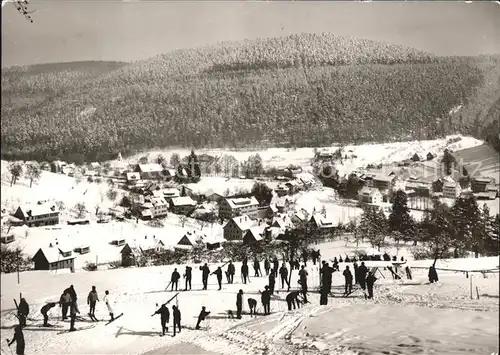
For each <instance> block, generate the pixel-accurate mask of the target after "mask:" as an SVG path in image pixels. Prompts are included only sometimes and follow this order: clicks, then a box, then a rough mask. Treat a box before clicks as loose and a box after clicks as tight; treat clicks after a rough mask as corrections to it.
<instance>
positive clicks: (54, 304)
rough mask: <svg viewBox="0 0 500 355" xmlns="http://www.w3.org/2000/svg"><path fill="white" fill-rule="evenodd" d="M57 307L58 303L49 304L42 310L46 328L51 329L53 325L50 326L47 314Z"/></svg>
mask: <svg viewBox="0 0 500 355" xmlns="http://www.w3.org/2000/svg"><path fill="white" fill-rule="evenodd" d="M55 306H56V303H55V302H50V303H47V304H46V305H45V306H43V307H42V308H41V309H40V313H41V314H42V316H43V326H44V327H51V325H50V324H49V316H48V315H47V312H48V311H49V310H50V309H51V308H53V307H55Z"/></svg>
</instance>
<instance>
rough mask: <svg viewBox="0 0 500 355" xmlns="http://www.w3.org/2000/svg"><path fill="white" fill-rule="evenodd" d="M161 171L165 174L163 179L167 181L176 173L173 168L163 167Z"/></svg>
mask: <svg viewBox="0 0 500 355" xmlns="http://www.w3.org/2000/svg"><path fill="white" fill-rule="evenodd" d="M163 173H164V175H165V179H166V180H167V181H170V180H173V179H174V178H175V176H176V175H177V170H175V169H165V170H164V172H163Z"/></svg>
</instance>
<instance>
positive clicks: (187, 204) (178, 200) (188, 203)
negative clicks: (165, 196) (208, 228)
mask: <svg viewBox="0 0 500 355" xmlns="http://www.w3.org/2000/svg"><path fill="white" fill-rule="evenodd" d="M195 208H196V201H194V200H193V199H192V198H191V197H189V196H181V197H175V198H172V199H171V200H170V209H171V210H172V212H173V213H177V214H183V215H187V214H189V213H190V212H192V211H194V209H195Z"/></svg>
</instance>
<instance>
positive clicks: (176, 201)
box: [172, 196, 196, 206]
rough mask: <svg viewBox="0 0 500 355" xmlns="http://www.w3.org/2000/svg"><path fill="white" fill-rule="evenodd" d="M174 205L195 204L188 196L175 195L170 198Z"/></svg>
mask: <svg viewBox="0 0 500 355" xmlns="http://www.w3.org/2000/svg"><path fill="white" fill-rule="evenodd" d="M172 204H173V205H174V206H196V202H195V201H194V200H193V199H192V198H191V197H189V196H182V197H175V198H173V199H172Z"/></svg>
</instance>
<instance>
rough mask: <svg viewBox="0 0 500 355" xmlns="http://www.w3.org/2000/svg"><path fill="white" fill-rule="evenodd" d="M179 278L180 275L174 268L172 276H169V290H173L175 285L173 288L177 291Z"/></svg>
mask: <svg viewBox="0 0 500 355" xmlns="http://www.w3.org/2000/svg"><path fill="white" fill-rule="evenodd" d="M180 278H181V275H180V274H179V272H178V271H177V268H175V269H174V272H172V276H170V283H171V284H172V286H171V287H170V291H173V290H174V286H175V290H176V291H177V287H178V285H179V279H180Z"/></svg>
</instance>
